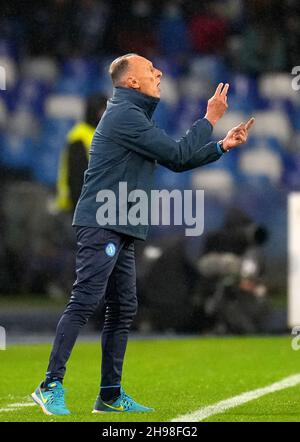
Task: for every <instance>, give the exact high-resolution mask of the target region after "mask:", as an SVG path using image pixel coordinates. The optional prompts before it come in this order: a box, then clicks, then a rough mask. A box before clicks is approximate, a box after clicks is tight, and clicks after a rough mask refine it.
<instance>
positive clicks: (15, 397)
mask: <svg viewBox="0 0 300 442" xmlns="http://www.w3.org/2000/svg"><path fill="white" fill-rule="evenodd" d="M49 351H50V345H44V344H43V345H40V344H36V345H13V346H10V347H8V349H7V350H6V351H1V352H0V366H1V383H0V421H2V422H3V421H22V422H24V421H33V422H38V421H49V420H50V421H84V422H88V421H91V422H93V421H94V422H96V421H102V422H126V421H127V422H128V421H130V422H138V421H143V422H147V421H151V422H165V421H170V420H172V419H174V418H175V417H176V416H178V415H182V414H185V413H187V412H191V411H195V410H197V409H199V408H201V407H205V406H207V405H210V404H215V403H216V402H219V401H221V400H224V399H228V398H231V397H232V396H236V395H239V394H241V393H243V392H246V391H250V390H254V389H257V388H260V387H265V386H267V385H270V384H272V383H273V382H277V381H279V380H281V379H282V378H284V377H287V376H289V375H293V374H297V373H300V351H293V350H292V348H291V338H289V337H263V338H258V337H257V338H254V337H253V338H252V337H249V338H244V337H238V338H193V339H178V340H173V339H172V340H167V339H165V340H156V341H155V340H145V341H134V340H132V341H129V344H128V349H127V354H126V360H125V367H124V376H123V386H124V388H125V390H126V392H127V393H129V394H130V395H132V396H133V397H134V398H135V399H136V400H138V401H139V402H141V403H144V404H145V405H149V406H152V407H154V408H155V410H156V411H155V412H153V413H148V414H115V413H112V414H105V415H103V414H101V415H93V414H92V413H91V410H92V407H93V404H94V400H95V397H96V395H97V393H98V386H99V372H100V345H99V344H97V343H95V342H93V343H82V342H78V343H77V345H76V346H75V349H74V351H73V354H72V357H71V359H70V361H69V364H68V371H67V375H66V378H65V387H66V388H67V405H68V406H69V408H70V409H71V411H72V414H71V415H70V416H68V417H53V416H46V415H44V414H43V412H42V410H41V409H40V408H39V407H38V406H30V407H28V406H26V405H25V406H23V407H17V408H16V409H14V410H11V411H4V410H9V405H10V404H13V403H14V404H16V403H19V404H20V403H21V404H22V403H25V404H26V403H28V401H29V399H28V397H29V394H30V393H31V392H32V391H33V389H34V388H35V387H36V386H37V384H38V383H39V382H40V381H41V379H42V378H43V374H44V371H45V368H46V365H47V361H48V356H49ZM299 394H300V385H297V386H295V387H292V388H287V389H284V390H282V391H279V392H275V393H271V394H268V395H265V396H263V397H261V398H259V399H256V400H253V401H251V402H248V403H246V404H244V405H241V406H238V407H235V408H232V409H230V410H227V411H226V412H223V413H220V414H217V415H214V416H211V417H210V418H208V419H206V420H207V421H236V422H238V421H243V422H247V421H300V401H299Z"/></svg>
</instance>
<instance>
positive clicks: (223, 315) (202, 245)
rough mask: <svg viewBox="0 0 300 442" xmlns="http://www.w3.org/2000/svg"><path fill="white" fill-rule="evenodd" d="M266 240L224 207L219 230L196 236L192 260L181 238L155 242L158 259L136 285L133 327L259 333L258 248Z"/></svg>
mask: <svg viewBox="0 0 300 442" xmlns="http://www.w3.org/2000/svg"><path fill="white" fill-rule="evenodd" d="M267 237H268V235H267V231H266V229H265V228H263V227H261V226H257V225H256V224H255V223H254V222H253V220H251V219H250V218H249V217H248V216H247V215H246V214H245V213H243V212H242V211H241V210H239V209H230V210H229V211H228V214H227V217H226V219H225V222H224V225H223V227H222V228H221V229H220V230H218V231H213V232H210V233H208V234H207V236H203V237H201V238H199V241H200V242H199V246H198V250H200V249H201V252H199V253H198V256H197V255H196V256H193V254H192V251H191V249H190V247H189V243H188V241H187V239H186V238H180V239H175V240H169V243H168V244H160V256H159V257H158V259H157V260H155V261H154V262H153V263H152V266H151V268H149V270H148V272H147V274H146V275H144V277H143V279H142V281H141V292H142V296H141V307H142V308H141V314H140V317H139V321H138V327H139V328H140V329H141V330H146V331H160V332H163V331H171V332H189V333H190V332H214V333H241V334H242V333H257V332H260V331H263V330H264V320H265V318H266V315H267V313H268V301H267V299H266V294H267V287H266V285H265V282H264V273H265V266H264V257H263V254H262V250H261V246H262V245H263V244H264V243H265V242H266V241H267ZM199 254H200V256H199ZM144 264H146V261H145V263H144ZM153 293H156V296H155V297H154V296H153Z"/></svg>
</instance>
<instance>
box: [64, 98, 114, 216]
mask: <svg viewBox="0 0 300 442" xmlns="http://www.w3.org/2000/svg"><path fill="white" fill-rule="evenodd" d="M106 101H107V98H106V97H105V96H104V95H102V94H94V95H92V96H90V97H88V98H87V100H86V109H85V118H84V121H82V122H79V123H76V124H75V126H74V127H72V129H71V130H70V131H69V133H68V134H67V143H66V145H65V147H64V149H63V151H62V154H61V158H60V163H59V170H58V179H57V200H56V204H57V208H58V210H59V211H67V212H71V213H72V214H73V212H74V209H75V206H76V204H77V201H78V199H79V196H80V193H81V189H82V185H83V177H84V172H85V170H86V169H87V167H88V160H89V151H90V147H91V143H92V138H93V135H94V132H95V129H96V127H97V124H98V123H99V121H100V119H101V117H102V115H103V113H104V111H105V109H106Z"/></svg>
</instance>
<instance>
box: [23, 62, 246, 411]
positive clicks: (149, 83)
mask: <svg viewBox="0 0 300 442" xmlns="http://www.w3.org/2000/svg"><path fill="white" fill-rule="evenodd" d="M110 75H111V78H112V82H113V85H114V92H113V96H112V98H111V99H110V100H109V101H108V104H107V109H106V111H105V113H104V114H103V116H102V118H101V120H100V122H99V124H98V126H97V128H96V131H95V134H94V137H93V141H92V145H91V150H90V159H89V165H88V169H87V171H86V172H85V179H84V185H83V188H82V192H81V196H80V199H79V201H78V204H77V207H76V210H75V214H74V219H73V225H74V226H75V228H76V234H77V244H78V252H77V257H76V274H77V279H76V281H75V283H74V286H73V290H72V295H71V298H70V301H69V303H68V305H67V307H66V309H65V311H64V313H63V315H62V317H61V319H60V321H59V323H58V326H57V330H56V337H55V341H54V344H53V349H52V353H51V356H50V361H49V366H48V370H47V373H46V378H45V380H44V381H43V382H42V383H41V384H40V385H39V386H38V387H37V389H36V390H35V392H34V393H33V394H32V397H33V399H34V400H35V402H37V403H38V404H39V405H40V406H41V407H42V409H43V411H44V412H45V413H46V414H68V413H69V410H68V409H67V408H66V405H65V402H64V389H63V387H62V381H63V378H64V375H65V371H66V363H67V361H68V359H69V357H70V354H71V351H72V348H73V346H74V344H75V341H76V339H77V336H78V333H79V331H80V329H81V327H82V326H83V325H85V324H86V322H87V321H88V319H89V317H90V316H91V315H92V313H93V312H94V311H95V309H96V307H97V306H98V305H99V303H100V302H103V303H104V307H105V322H104V328H103V333H102V373H101V387H100V392H99V395H98V397H97V400H96V403H95V406H94V412H128V411H144V412H146V411H152V408H149V407H145V406H143V405H140V404H138V403H137V402H135V401H134V400H133V399H132V398H131V397H130V396H128V395H127V394H126V393H125V392H124V390H123V389H122V387H121V375H122V367H123V360H124V355H125V350H126V344H127V338H128V332H129V329H130V326H131V323H132V321H133V318H134V316H135V313H136V311H137V297H136V276H135V257H134V239H135V238H139V239H145V238H146V236H147V231H148V226H147V225H143V224H138V225H134V224H132V223H129V222H127V223H124V222H120V217H119V215H121V212H122V211H123V210H124V208H125V209H126V210H128V209H129V208H130V207H131V206H132V201H131V202H130V201H128V200H127V199H126V200H124V198H123V199H122V197H121V196H120V195H119V183H120V182H123V183H124V182H125V183H126V185H127V193H128V194H129V193H130V192H131V191H133V190H135V189H140V190H142V191H144V192H145V193H146V194H147V195H149V194H150V191H151V189H153V172H154V169H155V166H156V164H157V163H159V164H162V165H164V166H166V167H167V168H169V169H171V170H173V171H175V172H181V171H185V170H190V169H193V168H195V167H199V166H203V165H204V164H208V163H210V162H212V161H216V160H217V159H219V158H220V157H221V156H222V155H223V153H224V152H227V151H229V150H230V149H232V148H234V147H236V146H238V145H240V144H242V143H245V142H246V140H247V135H248V129H249V128H250V126H251V125H252V124H253V121H254V120H253V119H251V120H250V121H249V122H248V123H246V124H244V123H241V124H240V125H239V126H237V127H235V128H233V129H231V130H230V131H229V132H228V134H227V136H226V137H225V138H224V140H222V141H220V142H218V143H216V142H209V139H210V136H211V133H212V129H213V126H214V124H216V122H217V121H218V120H219V119H220V118H221V117H222V116H223V114H224V113H225V111H226V109H227V91H228V87H229V85H228V84H226V85H223V84H222V83H220V84H219V86H218V87H217V89H216V92H215V94H214V95H213V97H212V98H211V99H210V100H209V101H208V106H207V113H206V115H205V118H203V119H199V120H197V121H196V122H195V123H194V124H193V125H192V127H191V128H190V130H189V131H188V132H187V133H186V135H185V136H184V137H182V138H181V140H179V141H175V140H173V139H172V138H170V137H169V136H168V135H167V134H166V133H165V132H164V131H163V130H161V129H159V128H158V127H157V126H155V123H154V122H153V120H152V115H153V113H154V111H155V108H156V106H157V104H158V102H159V97H160V80H161V76H162V73H161V71H160V70H159V69H157V68H155V67H154V66H153V64H152V63H151V62H150V61H149V60H147V59H146V58H144V57H140V56H138V55H136V54H127V55H125V56H122V57H119V58H118V59H116V60H114V62H113V63H112V64H111V66H110ZM103 189H106V190H107V191H108V192H111V194H113V195H115V203H116V204H115V207H116V216H115V223H110V224H109V225H104V226H103V225H101V224H100V223H99V216H98V210H99V207H100V204H99V202H101V201H100V199H99V192H100V191H101V190H103ZM102 202H103V201H102Z"/></svg>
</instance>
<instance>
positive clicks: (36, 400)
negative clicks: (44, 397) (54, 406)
mask: <svg viewBox="0 0 300 442" xmlns="http://www.w3.org/2000/svg"><path fill="white" fill-rule="evenodd" d="M31 397H32V399H33V400H34V402H35V403H36V404H37V405H39V406H40V407H41V409H42V410H43V412H44V413H45V414H47V415H48V416H53V413H51V412H50V411H48V410H47V409H46V408H45V405H44V404H43V402H42V401H41V400H40V399H39V398H38V396H37V395H36V394H35V393H32V394H31Z"/></svg>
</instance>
